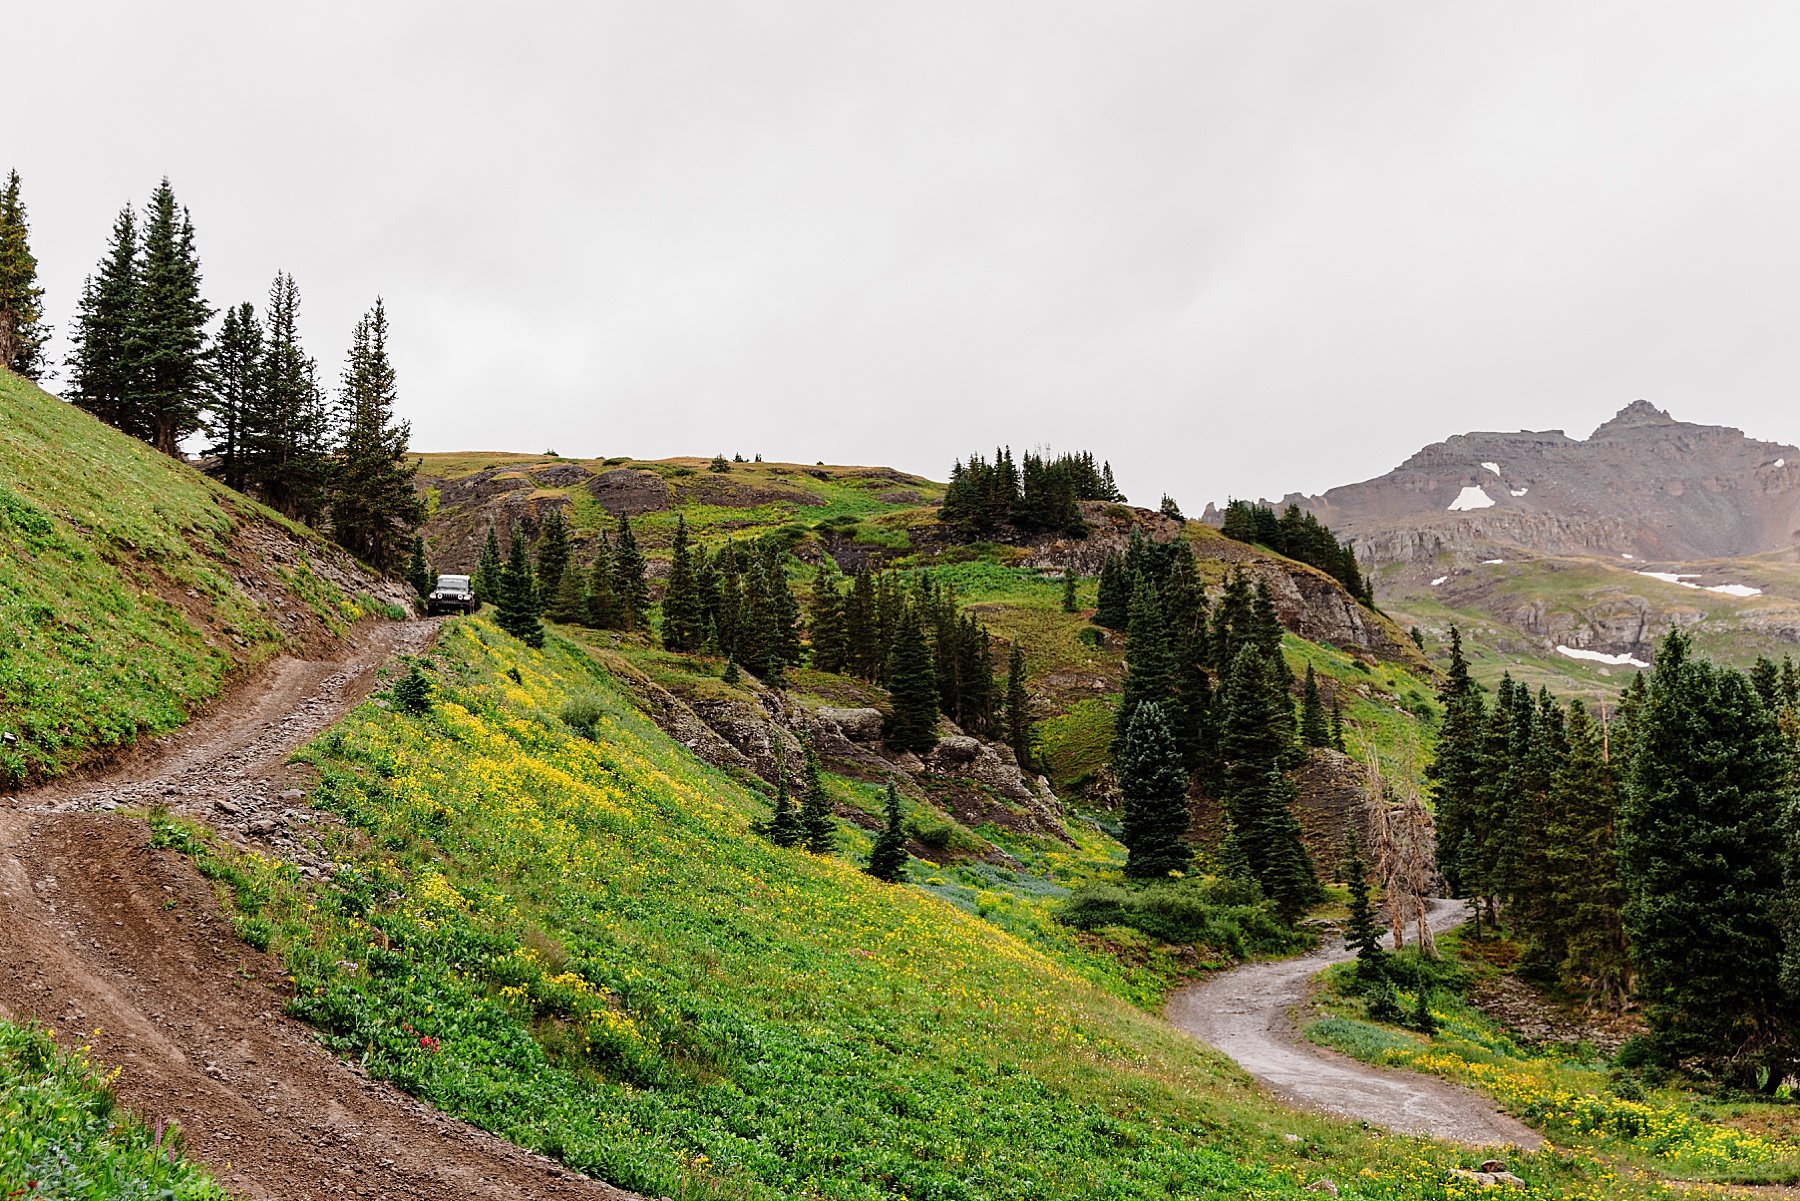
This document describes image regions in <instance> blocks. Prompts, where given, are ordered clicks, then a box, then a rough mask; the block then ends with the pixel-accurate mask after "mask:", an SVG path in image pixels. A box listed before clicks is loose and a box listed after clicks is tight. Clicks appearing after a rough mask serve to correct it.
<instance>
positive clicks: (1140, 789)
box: [1113, 701, 1192, 879]
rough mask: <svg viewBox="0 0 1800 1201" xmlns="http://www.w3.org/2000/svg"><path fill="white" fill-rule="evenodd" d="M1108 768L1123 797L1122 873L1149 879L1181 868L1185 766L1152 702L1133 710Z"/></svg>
mask: <svg viewBox="0 0 1800 1201" xmlns="http://www.w3.org/2000/svg"><path fill="white" fill-rule="evenodd" d="M1113 770H1114V772H1115V773H1116V774H1117V776H1118V779H1119V792H1120V794H1121V795H1122V796H1123V797H1124V802H1125V814H1124V823H1123V824H1124V832H1123V840H1124V843H1125V850H1126V852H1127V859H1126V861H1125V874H1126V875H1128V876H1136V877H1139V878H1140V879H1153V878H1157V877H1161V876H1167V875H1168V874H1169V873H1171V872H1179V871H1186V870H1187V867H1188V863H1189V861H1190V860H1191V858H1192V851H1191V850H1190V848H1189V847H1188V844H1187V832H1188V824H1189V815H1188V804H1187V785H1188V775H1187V768H1186V766H1185V765H1184V764H1183V763H1182V761H1181V751H1180V749H1179V748H1177V747H1176V745H1175V738H1174V736H1173V735H1172V734H1171V733H1170V732H1169V723H1168V722H1167V721H1166V720H1165V719H1164V717H1163V711H1162V706H1160V705H1158V704H1157V703H1156V702H1155V701H1144V702H1142V703H1141V704H1139V705H1138V707H1137V708H1136V709H1134V710H1133V711H1132V714H1131V717H1130V719H1129V720H1128V721H1127V722H1126V729H1125V739H1124V743H1123V745H1122V746H1121V747H1120V749H1119V753H1118V756H1117V757H1116V758H1115V760H1114V762H1113Z"/></svg>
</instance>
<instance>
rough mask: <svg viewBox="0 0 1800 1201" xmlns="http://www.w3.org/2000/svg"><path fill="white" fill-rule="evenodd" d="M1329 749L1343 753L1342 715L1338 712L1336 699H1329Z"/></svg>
mask: <svg viewBox="0 0 1800 1201" xmlns="http://www.w3.org/2000/svg"><path fill="white" fill-rule="evenodd" d="M1331 749H1332V750H1334V751H1337V752H1338V753H1339V754H1342V753H1343V752H1344V715H1343V714H1342V713H1340V712H1338V703H1337V698H1336V697H1335V696H1334V697H1332V698H1331Z"/></svg>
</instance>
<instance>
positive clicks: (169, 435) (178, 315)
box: [125, 179, 212, 456]
mask: <svg viewBox="0 0 1800 1201" xmlns="http://www.w3.org/2000/svg"><path fill="white" fill-rule="evenodd" d="M134 300H135V303H134V304H133V305H132V308H131V316H130V320H129V322H128V323H127V326H126V333H125V353H126V356H127V359H128V360H129V362H130V364H131V372H132V381H131V382H132V391H131V401H130V403H131V405H132V407H133V408H134V409H135V410H136V413H137V416H136V417H135V419H134V420H135V422H136V423H140V424H141V425H142V427H143V428H144V429H145V430H147V431H148V436H147V438H146V440H147V441H148V442H149V443H150V444H151V445H152V446H154V447H156V449H158V450H160V451H162V452H163V453H164V454H166V455H171V456H175V455H179V454H180V453H181V442H182V440H183V439H184V438H186V437H187V436H188V435H189V434H192V433H194V432H196V431H197V430H199V429H200V428H201V412H202V410H203V408H204V407H205V402H206V399H207V386H206V370H207V363H206V357H207V356H206V323H207V322H208V321H209V320H211V318H212V307H211V306H210V305H208V304H207V303H206V300H205V298H204V297H202V296H201V295H200V259H199V256H198V253H197V252H196V250H195V248H194V224H193V222H192V220H190V219H189V217H188V214H187V210H186V209H183V208H180V207H179V206H178V205H177V204H176V202H175V192H174V189H172V188H171V187H170V186H169V181H168V180H167V179H164V180H163V181H162V183H161V184H159V185H158V186H157V189H156V191H155V193H153V194H152V195H151V197H150V205H149V211H148V213H147V214H146V216H145V220H144V239H143V247H142V251H141V255H140V260H139V266H138V271H137V287H136V293H135V297H134Z"/></svg>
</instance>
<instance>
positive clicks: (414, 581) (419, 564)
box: [406, 534, 437, 600]
mask: <svg viewBox="0 0 1800 1201" xmlns="http://www.w3.org/2000/svg"><path fill="white" fill-rule="evenodd" d="M406 582H407V583H409V584H411V585H412V589H413V592H414V593H415V594H416V595H417V596H418V598H419V599H420V600H424V599H425V598H426V597H428V596H430V595H431V587H432V585H433V584H435V583H437V580H436V578H435V577H434V576H433V575H432V574H431V564H429V563H427V562H426V561H425V539H423V538H421V537H420V536H419V535H417V534H414V535H413V540H412V557H411V558H410V559H408V560H407V563H406Z"/></svg>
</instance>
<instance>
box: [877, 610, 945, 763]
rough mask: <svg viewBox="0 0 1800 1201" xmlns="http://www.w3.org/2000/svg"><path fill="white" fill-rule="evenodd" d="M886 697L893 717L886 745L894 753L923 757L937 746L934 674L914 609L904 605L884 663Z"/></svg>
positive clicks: (936, 701)
mask: <svg viewBox="0 0 1800 1201" xmlns="http://www.w3.org/2000/svg"><path fill="white" fill-rule="evenodd" d="M886 675H887V686H888V695H889V697H890V698H891V699H892V701H893V706H894V715H893V719H892V720H891V721H890V722H889V726H888V743H889V744H890V745H891V746H893V747H894V748H895V749H897V750H902V751H915V752H917V753H919V754H921V755H922V754H924V753H925V752H926V751H929V750H930V749H931V748H932V747H934V746H936V745H937V719H938V696H937V672H936V670H935V669H934V668H933V665H932V659H931V648H930V647H928V646H927V645H926V643H925V631H924V629H923V627H922V626H921V625H920V622H919V613H918V609H917V607H916V606H913V605H908V606H906V608H905V610H904V612H903V613H902V615H901V617H900V620H899V625H898V628H897V629H896V630H895V632H894V640H893V644H892V648H891V649H890V650H889V652H888V662H887V672H886Z"/></svg>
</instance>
